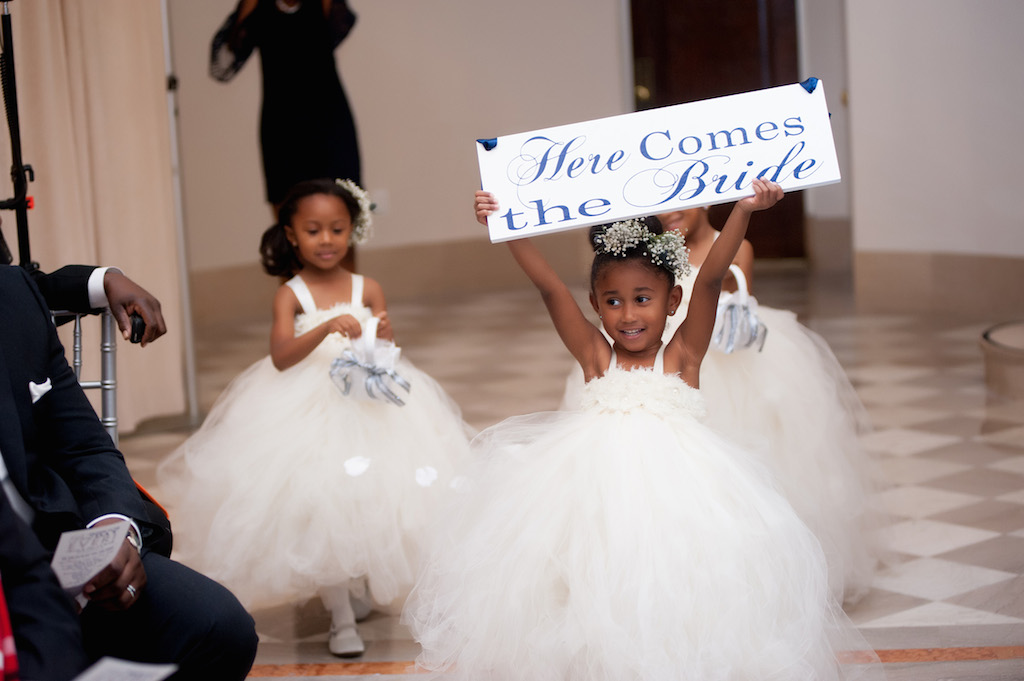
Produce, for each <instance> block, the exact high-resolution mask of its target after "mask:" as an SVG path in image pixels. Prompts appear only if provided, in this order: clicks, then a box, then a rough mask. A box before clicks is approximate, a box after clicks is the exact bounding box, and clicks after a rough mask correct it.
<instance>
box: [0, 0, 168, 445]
mask: <svg viewBox="0 0 1024 681" xmlns="http://www.w3.org/2000/svg"><path fill="white" fill-rule="evenodd" d="M9 7H10V12H11V16H12V24H13V43H14V49H15V67H16V76H17V83H18V104H19V111H20V114H21V116H20V117H21V133H22V149H23V157H24V160H25V162H26V163H29V164H31V165H32V166H33V168H34V169H35V178H36V179H35V182H33V183H31V184H30V185H29V193H30V195H32V196H33V197H34V199H35V208H34V209H33V210H31V211H29V236H30V244H31V247H32V257H33V260H35V261H37V262H39V263H40V264H41V266H42V268H43V269H44V270H45V271H50V270H53V269H56V268H58V267H60V266H61V265H65V264H70V263H77V264H99V265H116V266H118V267H120V268H121V269H122V270H124V272H125V273H126V274H127V275H128V276H129V277H131V278H132V279H133V280H135V281H136V282H137V283H139V284H140V285H142V286H143V287H144V288H146V289H148V290H149V291H150V292H151V293H153V294H154V295H155V296H157V298H159V299H160V301H161V303H162V305H163V313H164V316H165V318H166V320H167V324H168V329H169V331H168V333H167V335H166V336H165V337H163V338H161V339H160V340H159V341H157V342H156V343H153V344H151V345H148V346H147V347H146V348H140V347H139V346H137V345H130V344H129V343H127V342H119V343H118V345H117V350H118V381H119V383H118V393H117V397H118V416H119V419H120V426H121V431H122V432H126V431H130V430H133V429H134V428H135V427H137V425H138V424H139V422H141V421H142V420H144V419H146V418H149V417H152V416H155V415H163V414H180V413H182V412H184V411H185V398H184V381H183V369H182V365H183V361H182V347H183V345H182V331H181V330H182V324H181V300H180V296H179V293H178V292H179V287H178V275H177V272H178V269H177V268H178V258H179V257H181V256H180V254H179V253H178V249H177V246H176V243H177V242H176V233H175V206H174V200H173V189H172V168H171V154H170V134H169V122H168V113H167V99H166V90H165V80H166V74H165V66H164V51H163V29H162V18H161V7H160V2H159V0H88V1H87V2H83V1H82V0H31V2H13V3H10V5H9ZM0 164H2V165H0V170H2V171H3V174H2V175H0V194H2V195H3V198H6V197H8V196H10V195H11V193H12V190H11V186H10V182H9V180H5V178H6V177H7V175H8V171H9V168H10V145H9V142H8V138H7V131H6V126H3V132H2V138H0ZM3 218H4V227H3V230H4V234H5V236H6V237H7V240H8V242H9V244H10V245H11V250H12V251H13V252H14V253H15V257H16V258H17V250H16V246H15V242H16V238H15V231H16V230H15V221H14V214H13V213H10V212H5V213H4V214H3ZM93 326H94V327H96V328H98V324H95V323H94V324H93ZM62 336H63V334H62ZM97 338H98V334H97V333H96V331H95V329H90V330H89V335H88V337H87V343H88V349H87V351H86V354H85V358H86V366H85V368H84V372H83V373H84V374H85V375H84V376H83V378H98V371H99V367H98V358H99V344H98V340H97ZM90 374H91V375H90Z"/></svg>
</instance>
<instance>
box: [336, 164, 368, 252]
mask: <svg viewBox="0 0 1024 681" xmlns="http://www.w3.org/2000/svg"><path fill="white" fill-rule="evenodd" d="M334 182H335V184H337V185H338V186H339V187H341V188H342V189H344V190H345V191H347V192H348V193H349V194H351V195H352V197H353V198H354V199H355V200H356V202H357V203H358V204H359V215H358V217H356V218H355V220H353V221H352V237H351V239H350V240H351V242H352V243H353V244H365V243H366V242H367V241H369V240H370V236H371V235H372V234H373V216H372V215H371V214H370V211H371V210H372V209H373V204H372V203H371V202H370V195H369V194H367V193H366V190H364V189H363V188H362V187H360V186H359V185H358V184H356V183H355V182H353V181H352V180H335V181H334Z"/></svg>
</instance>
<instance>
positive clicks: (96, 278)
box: [89, 267, 124, 310]
mask: <svg viewBox="0 0 1024 681" xmlns="http://www.w3.org/2000/svg"><path fill="white" fill-rule="evenodd" d="M107 270H114V271H115V272H121V270H120V269H118V268H116V267H97V268H96V269H94V270H93V271H92V274H90V275H89V307H91V308H92V309H94V310H95V309H97V308H101V307H108V306H109V302H108V301H107V292H106V290H104V288H103V276H104V275H105V274H106V273H107ZM121 274H124V272H121Z"/></svg>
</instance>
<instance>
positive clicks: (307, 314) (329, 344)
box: [286, 274, 373, 357]
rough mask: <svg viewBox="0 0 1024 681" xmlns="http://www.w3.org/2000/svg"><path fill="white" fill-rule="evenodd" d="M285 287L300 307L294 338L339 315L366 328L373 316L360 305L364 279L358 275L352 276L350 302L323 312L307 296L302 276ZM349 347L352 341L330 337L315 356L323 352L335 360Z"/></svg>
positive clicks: (328, 336)
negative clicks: (350, 318)
mask: <svg viewBox="0 0 1024 681" xmlns="http://www.w3.org/2000/svg"><path fill="white" fill-rule="evenodd" d="M286 284H287V286H288V287H289V288H291V289H292V291H294V292H295V297H296V298H298V299H299V304H300V305H301V306H302V312H300V313H299V314H297V315H295V335H296V336H299V335H302V334H304V333H306V332H307V331H310V330H311V329H314V328H316V327H317V326H319V325H321V324H323V323H324V322H326V321H328V320H330V319H334V318H335V317H337V316H338V315H343V314H350V315H352V316H353V317H355V318H356V320H358V321H359V323H360V324H365V323H366V321H367V320H368V319H370V317H372V316H373V313H372V312H371V311H370V308H368V307H366V306H365V305H363V277H362V276H361V275H358V274H353V275H352V299H351V300H350V301H349V302H347V303H335V304H334V305H332V306H331V307H329V308H326V309H321V308H318V307H316V304H315V303H314V302H313V295H312V294H311V293H310V292H309V288H308V287H307V286H306V282H305V281H303V280H302V277H301V276H299V275H295V276H294V277H292V278H291V279H289V280H288V281H287V282H286ZM350 345H351V341H350V340H349V339H348V338H347V337H346V336H342V335H341V334H340V333H331V334H328V335H327V338H325V339H324V340H323V342H322V343H320V345H318V346H317V351H318V352H317V353H315V354H318V353H319V352H320V351H325V352H328V353H329V354H330V355H331V356H333V357H337V356H338V355H340V354H341V353H342V352H343V351H344V350H346V349H348V348H349V347H350Z"/></svg>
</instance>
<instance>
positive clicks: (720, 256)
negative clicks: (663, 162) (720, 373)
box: [673, 179, 783, 366]
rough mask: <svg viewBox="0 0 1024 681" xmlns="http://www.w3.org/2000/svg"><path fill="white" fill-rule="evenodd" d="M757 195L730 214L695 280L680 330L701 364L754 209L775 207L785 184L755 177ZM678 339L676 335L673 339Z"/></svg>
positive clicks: (686, 346)
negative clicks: (723, 286)
mask: <svg viewBox="0 0 1024 681" xmlns="http://www.w3.org/2000/svg"><path fill="white" fill-rule="evenodd" d="M753 186H754V195H753V196H748V197H747V198H745V199H741V200H740V201H739V202H737V203H736V206H735V207H734V208H733V209H732V213H730V214H729V219H728V220H727V221H726V223H725V226H724V227H722V233H721V235H719V237H718V238H717V239H716V240H715V242H714V244H712V246H711V250H710V251H708V254H707V257H705V259H704V264H702V265H701V268H700V272H698V273H697V278H696V280H695V281H694V282H693V291H692V292H691V293H690V304H689V307H688V308H687V312H686V319H685V320H684V321H683V323H682V324H681V325H680V326H679V329H678V330H677V331H676V337H677V338H678V339H679V340H680V341H681V342H682V347H683V348H684V351H685V353H686V355H687V361H688V362H691V363H696V364H697V365H698V366H699V364H700V362H701V361H702V360H703V359H704V354H705V353H706V352H707V349H708V345H709V344H710V342H711V334H712V332H713V331H714V328H715V314H716V313H717V311H718V295H719V293H721V291H722V280H723V279H724V278H725V275H726V274H727V273H728V272H729V265H730V264H732V262H733V260H734V259H735V258H736V254H737V252H738V251H739V249H740V246H741V245H742V244H743V239H744V237H745V236H746V233H747V225H748V224H749V223H750V215H751V213H753V212H754V211H759V210H765V209H766V208H771V207H772V206H774V205H775V204H776V203H778V201H779V199H781V198H782V196H783V192H782V187H780V186H779V185H778V184H776V183H774V182H768V181H766V180H759V179H758V180H754V184H753ZM673 340H675V339H673Z"/></svg>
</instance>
